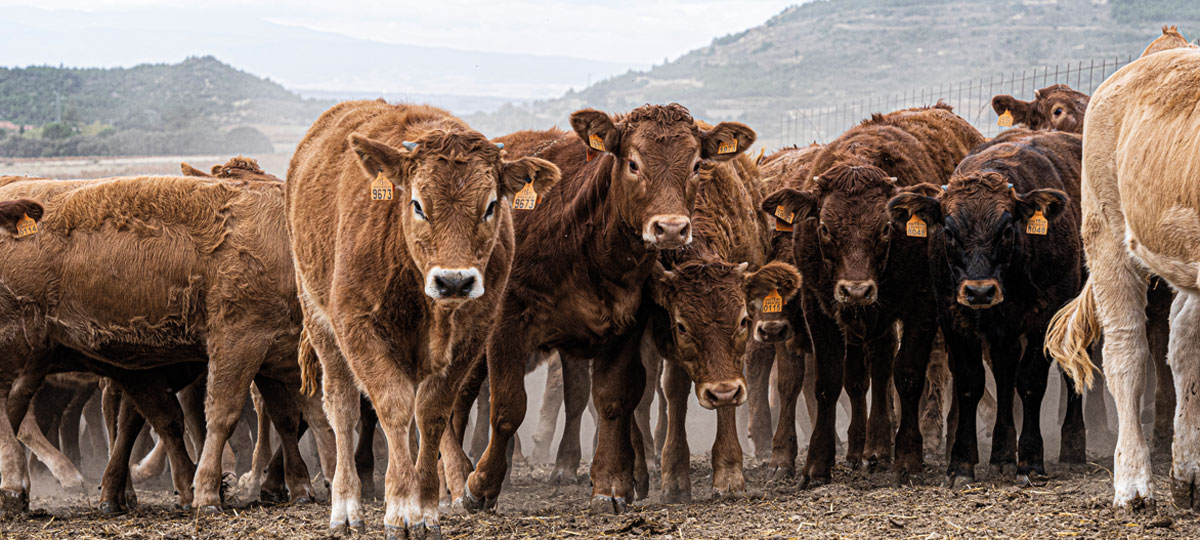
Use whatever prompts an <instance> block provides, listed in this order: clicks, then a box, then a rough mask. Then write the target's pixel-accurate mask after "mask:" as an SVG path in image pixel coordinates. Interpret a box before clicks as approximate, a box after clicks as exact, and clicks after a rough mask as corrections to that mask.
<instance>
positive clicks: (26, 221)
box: [17, 214, 38, 238]
mask: <svg viewBox="0 0 1200 540" xmlns="http://www.w3.org/2000/svg"><path fill="white" fill-rule="evenodd" d="M37 231H38V227H37V222H36V221H34V220H33V218H31V217H29V214H22V215H21V219H20V220H18V221H17V238H25V237H26V236H33V235H35V234H37Z"/></svg>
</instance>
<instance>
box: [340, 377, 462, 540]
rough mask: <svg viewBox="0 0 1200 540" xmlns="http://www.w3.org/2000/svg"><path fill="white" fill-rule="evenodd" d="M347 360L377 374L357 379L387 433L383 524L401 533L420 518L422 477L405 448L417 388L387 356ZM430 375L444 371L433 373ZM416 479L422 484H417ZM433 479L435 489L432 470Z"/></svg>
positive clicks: (425, 392) (421, 515)
mask: <svg viewBox="0 0 1200 540" xmlns="http://www.w3.org/2000/svg"><path fill="white" fill-rule="evenodd" d="M350 361H351V362H353V363H354V364H355V365H359V366H362V367H363V368H364V369H368V366H370V369H373V370H374V371H375V372H376V373H378V374H379V377H377V378H372V379H368V380H361V383H362V385H363V386H364V389H365V390H366V391H367V395H368V396H370V398H371V404H372V405H374V407H375V411H376V414H377V415H378V416H379V421H380V424H381V425H382V426H383V433H384V435H386V436H387V443H388V466H387V472H386V474H385V475H384V500H385V501H386V503H385V508H386V510H385V512H384V517H383V525H384V528H385V530H386V531H387V534H388V536H389V537H393V536H395V535H398V534H402V533H401V531H404V533H403V534H407V530H408V528H409V527H410V526H417V525H418V523H423V520H424V517H423V512H422V508H421V506H420V501H419V500H418V496H419V494H420V492H422V491H424V487H425V486H424V484H425V482H426V479H424V478H418V476H417V470H416V468H415V466H414V464H413V460H412V453H411V452H410V450H409V445H410V439H409V429H410V427H411V425H412V422H413V413H414V401H415V400H416V399H417V392H415V391H414V390H417V389H415V388H414V384H413V381H412V379H411V378H409V377H408V375H407V374H406V373H405V372H404V371H403V370H402V369H401V367H400V365H399V364H398V363H396V362H395V361H393V360H392V359H391V358H387V357H386V356H381V355H380V356H372V357H363V358H359V359H355V358H351V359H350ZM431 377H444V375H438V374H435V375H431ZM427 388H429V387H428V386H427V385H426V384H425V383H423V384H421V389H427ZM428 392H429V390H422V393H421V397H422V398H424V399H431V397H430V396H427V395H426V394H427V393H428ZM440 438H441V437H440V433H439V434H438V436H437V437H435V438H434V439H433V440H434V441H437V440H438V439H440ZM427 446H429V445H428V444H427ZM339 465H340V463H339ZM418 482H420V483H421V484H422V485H421V486H418ZM433 482H434V489H435V490H436V484H437V477H436V474H435V475H434V478H433ZM435 497H436V495H435ZM435 503H436V499H435ZM435 522H436V514H435Z"/></svg>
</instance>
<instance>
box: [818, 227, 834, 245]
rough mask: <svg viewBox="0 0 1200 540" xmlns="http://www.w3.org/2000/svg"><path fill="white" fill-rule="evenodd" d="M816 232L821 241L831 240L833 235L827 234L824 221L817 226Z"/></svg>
mask: <svg viewBox="0 0 1200 540" xmlns="http://www.w3.org/2000/svg"><path fill="white" fill-rule="evenodd" d="M817 234H818V235H820V236H821V241H822V242H832V241H833V236H832V235H830V234H829V227H826V226H825V224H824V223H822V224H820V225H819V226H817Z"/></svg>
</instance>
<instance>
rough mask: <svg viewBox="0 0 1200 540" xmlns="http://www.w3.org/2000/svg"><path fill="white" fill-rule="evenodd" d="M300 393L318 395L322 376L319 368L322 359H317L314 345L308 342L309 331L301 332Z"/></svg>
mask: <svg viewBox="0 0 1200 540" xmlns="http://www.w3.org/2000/svg"><path fill="white" fill-rule="evenodd" d="M299 362H300V393H301V394H306V395H310V396H311V395H313V394H315V393H317V388H319V383H318V378H319V377H320V376H321V370H320V368H319V365H318V364H319V362H320V359H318V358H317V352H316V351H315V350H313V346H312V343H310V342H309V341H308V330H307V329H304V330H301V331H300V357H299Z"/></svg>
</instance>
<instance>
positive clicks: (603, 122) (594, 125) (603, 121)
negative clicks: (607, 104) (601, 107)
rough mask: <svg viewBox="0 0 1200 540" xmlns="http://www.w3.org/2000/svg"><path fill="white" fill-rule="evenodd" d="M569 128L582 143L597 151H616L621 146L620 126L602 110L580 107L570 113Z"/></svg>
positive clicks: (621, 131)
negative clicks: (580, 108)
mask: <svg viewBox="0 0 1200 540" xmlns="http://www.w3.org/2000/svg"><path fill="white" fill-rule="evenodd" d="M571 129H574V130H575V134H576V135H579V138H580V139H583V144H584V145H585V146H587V147H588V148H591V149H592V150H595V151H597V152H616V151H617V149H619V148H620V147H621V135H622V133H623V130H622V128H621V126H619V125H617V124H616V123H614V122H613V120H612V117H611V116H609V115H608V113H606V112H604V111H597V110H596V109H582V110H578V111H575V112H573V113H571Z"/></svg>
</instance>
